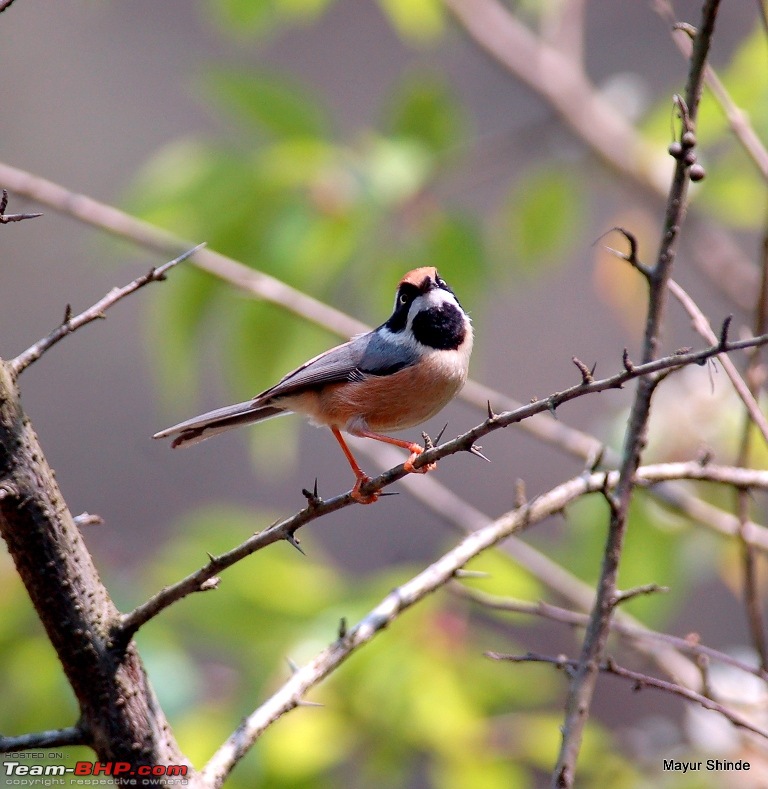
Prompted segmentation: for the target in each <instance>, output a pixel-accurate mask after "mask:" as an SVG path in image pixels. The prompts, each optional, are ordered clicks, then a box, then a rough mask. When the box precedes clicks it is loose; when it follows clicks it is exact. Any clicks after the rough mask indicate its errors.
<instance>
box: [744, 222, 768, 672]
mask: <svg viewBox="0 0 768 789" xmlns="http://www.w3.org/2000/svg"><path fill="white" fill-rule="evenodd" d="M760 272H761V274H760V290H759V292H758V296H757V301H756V303H755V320H754V325H755V326H756V327H765V326H766V325H768V230H766V231H765V232H764V234H763V243H762V255H761V265H760ZM763 375H764V374H763V372H762V370H761V361H760V352H759V350H757V349H755V350H753V351H752V352H751V353H750V354H749V362H748V365H747V371H746V380H747V384H745V385H746V386H748V391H749V393H750V395H751V396H752V398H753V399H754V400H756V399H757V393H758V392H759V391H760V388H761V386H762V379H763ZM760 415H761V416H762V412H760ZM753 423H754V424H758V426H759V423H758V422H756V421H755V419H754V415H753V413H752V410H751V409H749V408H747V413H746V415H745V419H744V428H743V430H742V434H741V442H740V445H739V451H738V455H737V458H736V462H737V463H738V464H739V465H740V466H748V465H749V463H750V454H751V450H752V424H753ZM763 435H765V434H763ZM749 509H750V496H749V492H748V491H747V490H745V489H744V488H739V489H737V491H736V512H737V516H738V518H739V543H740V546H741V566H742V571H743V576H744V582H743V585H744V603H745V605H746V609H747V623H748V625H749V632H750V635H751V638H752V645H753V646H754V648H755V651H756V652H757V654H758V655H759V656H760V665H761V666H762V668H763V669H764V670H768V638H767V637H766V630H765V616H764V611H763V604H762V601H761V595H760V583H759V578H758V564H757V557H756V556H755V549H754V546H752V545H751V543H750V542H749V541H748V540H747V538H746V535H747V523H748V521H749Z"/></svg>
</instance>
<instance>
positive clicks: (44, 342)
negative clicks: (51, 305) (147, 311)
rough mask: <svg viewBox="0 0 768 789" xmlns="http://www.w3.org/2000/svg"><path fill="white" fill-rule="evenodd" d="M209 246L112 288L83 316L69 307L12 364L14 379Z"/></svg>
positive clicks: (187, 253)
mask: <svg viewBox="0 0 768 789" xmlns="http://www.w3.org/2000/svg"><path fill="white" fill-rule="evenodd" d="M204 246H205V244H198V245H197V246H196V247H193V248H192V249H190V250H187V251H186V252H184V253H183V254H181V255H179V256H178V257H177V258H175V259H174V260H171V261H169V262H168V263H165V264H163V265H162V266H157V267H153V268H151V269H150V270H149V271H148V272H147V273H146V274H144V275H142V276H141V277H137V278H136V279H135V280H133V282H130V283H128V284H127V285H124V286H123V287H122V288H112V290H111V291H110V292H109V293H107V295H106V296H104V298H103V299H100V300H99V301H97V302H96V303H95V304H94V305H93V306H91V307H89V308H88V309H87V310H85V311H83V312H81V313H80V314H79V315H76V316H73V315H72V308H71V307H70V306H69V304H67V307H66V309H65V311H64V320H63V321H62V322H61V323H60V324H59V326H57V327H56V328H55V329H54V330H53V331H52V332H51V333H50V334H49V335H48V336H46V337H43V338H42V339H41V340H38V341H37V342H36V343H35V344H34V345H32V346H30V347H29V348H27V350H26V351H24V352H23V353H20V354H19V355H18V356H17V357H16V358H15V359H11V361H10V362H9V365H10V368H11V371H12V373H13V375H14V377H18V376H19V374H20V373H22V372H24V370H26V368H27V367H29V365H30V364H32V363H33V362H35V361H37V360H38V359H39V358H40V357H41V356H42V355H43V354H44V353H45V352H46V351H47V350H48V349H49V348H51V347H52V346H54V345H55V344H56V343H57V342H59V341H60V340H63V339H64V337H66V336H67V335H68V334H72V332H74V331H77V329H79V328H81V327H82V326H85V325H86V324H88V323H92V322H93V321H95V320H100V319H102V318H104V317H105V316H104V313H105V312H106V311H107V310H108V309H109V308H110V307H112V306H114V305H115V304H117V302H118V301H120V300H121V299H124V298H125V297H126V296H129V295H130V294H131V293H134V292H135V291H137V290H139V289H140V288H143V287H144V286H145V285H148V284H149V283H150V282H160V281H162V280H164V279H165V276H166V274H167V273H168V272H169V271H170V270H171V269H172V268H173V267H174V266H177V265H178V264H179V263H181V262H182V261H184V260H187V258H189V257H191V256H192V255H194V254H195V252H198V251H199V250H201V249H202V248H203V247H204Z"/></svg>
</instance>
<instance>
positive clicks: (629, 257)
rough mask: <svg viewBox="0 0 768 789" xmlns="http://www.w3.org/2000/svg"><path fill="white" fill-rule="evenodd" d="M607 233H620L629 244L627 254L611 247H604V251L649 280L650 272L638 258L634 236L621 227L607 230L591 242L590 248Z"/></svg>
mask: <svg viewBox="0 0 768 789" xmlns="http://www.w3.org/2000/svg"><path fill="white" fill-rule="evenodd" d="M609 233H621V235H622V236H624V238H625V239H626V241H627V243H628V244H629V254H627V253H626V252H621V251H620V250H618V249H614V248H613V247H605V249H606V250H608V252H611V253H612V254H614V255H616V257H617V258H619V259H620V260H625V261H626V262H627V263H629V265H630V266H632V268H635V269H637V270H638V271H639V272H640V273H641V274H642V275H643V276H644V277H645V278H646V279H649V278H650V276H651V270H650V269H649V268H648V266H646V265H645V264H644V263H642V262H641V261H640V259H639V258H638V256H637V246H638V244H637V238H636V237H635V236H634V234H632V233H630V232H629V230H625V229H624V228H623V227H618V226H617V227H612V228H611V229H610V230H607V231H606V232H605V233H603V234H602V235H601V236H600V237H599V238H597V240H595V241H594V242H593V244H592V246H595V244H597V243H598V242H599V241H601V240H602V239H604V238H605V237H606V236H607V235H608V234H609Z"/></svg>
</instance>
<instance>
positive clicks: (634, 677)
mask: <svg viewBox="0 0 768 789" xmlns="http://www.w3.org/2000/svg"><path fill="white" fill-rule="evenodd" d="M486 655H487V656H488V657H489V658H491V659H492V660H506V661H510V662H512V663H550V664H551V665H554V666H556V667H557V668H559V669H565V670H567V671H568V672H569V673H574V672H577V671H578V669H579V662H578V661H576V660H568V659H567V658H565V657H563V656H558V657H549V656H547V655H537V654H535V653H533V652H529V653H528V654H527V655H503V654H500V653H498V652H486ZM597 669H598V670H599V671H601V672H603V673H605V674H614V675H615V676H617V677H622V678H624V679H628V680H631V681H632V682H633V683H634V684H635V690H642V689H643V688H656V689H657V690H663V691H665V692H667V693H671V694H672V695H674V696H680V698H683V699H686V700H687V701H692V702H694V703H695V704H699V705H700V706H702V707H704V708H705V709H708V710H712V712H717V713H718V714H719V715H722V716H723V717H724V718H726V719H727V720H729V721H730V722H731V723H732V724H733V725H734V726H737V727H739V728H741V729H746V730H747V731H751V732H754V733H755V734H758V735H759V736H760V737H764V738H766V739H768V729H764V728H762V727H761V726H757V725H756V724H754V723H753V722H752V721H751V720H749V718H746V717H745V716H744V715H741V714H740V713H738V712H736V711H735V710H732V709H730V708H729V707H726V706H725V705H724V704H720V703H719V702H717V701H714V700H713V699H711V698H709V697H708V696H702V695H701V693H696V691H693V690H690V689H689V688H684V687H683V686H682V685H678V684H676V683H674V682H667V681H666V680H663V679H658V678H657V677H651V676H649V675H648V674H641V673H640V672H639V671H632V670H630V669H628V668H624V667H622V666H619V665H617V664H616V663H615V662H614V661H613V660H611V659H610V658H609V659H608V660H605V661H604V662H602V663H600V664H599V665H598V666H597Z"/></svg>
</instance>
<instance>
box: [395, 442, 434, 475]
mask: <svg viewBox="0 0 768 789" xmlns="http://www.w3.org/2000/svg"><path fill="white" fill-rule="evenodd" d="M408 451H409V452H410V453H411V456H410V457H409V458H408V460H406V461H405V463H404V464H403V468H404V469H405V470H406V471H407V472H408V473H409V474H426V473H427V472H428V471H434V470H435V469H436V468H437V463H427V464H426V465H424V466H422V467H421V468H414V467H413V461H414V460H416V458H417V457H418V456H419V455H421V454H422V453H423V452H424V447H420V446H419V445H418V444H411V445H410V446H409V447H408Z"/></svg>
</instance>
